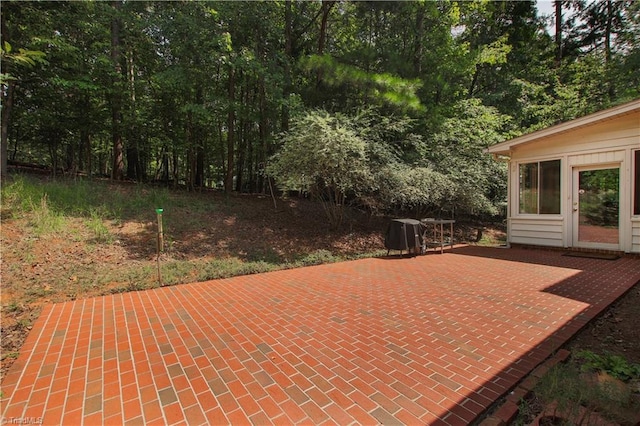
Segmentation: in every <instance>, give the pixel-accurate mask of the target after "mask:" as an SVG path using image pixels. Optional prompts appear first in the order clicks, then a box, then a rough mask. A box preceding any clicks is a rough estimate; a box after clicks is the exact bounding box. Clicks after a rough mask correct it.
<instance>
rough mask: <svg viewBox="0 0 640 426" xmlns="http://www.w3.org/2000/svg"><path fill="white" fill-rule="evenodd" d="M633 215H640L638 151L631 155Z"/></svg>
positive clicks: (639, 159)
mask: <svg viewBox="0 0 640 426" xmlns="http://www.w3.org/2000/svg"><path fill="white" fill-rule="evenodd" d="M633 165H634V166H633V181H634V184H633V214H634V215H640V151H635V152H634V153H633Z"/></svg>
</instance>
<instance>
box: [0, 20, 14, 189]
mask: <svg viewBox="0 0 640 426" xmlns="http://www.w3.org/2000/svg"><path fill="white" fill-rule="evenodd" d="M0 34H1V35H2V41H3V42H9V32H8V30H7V22H6V18H5V14H4V13H2V14H0ZM2 68H3V70H2V72H3V73H8V72H9V70H8V69H7V68H8V67H7V65H6V64H4V63H3V64H2ZM14 84H15V83H14V82H13V80H9V81H7V83H6V87H7V89H6V91H3V93H2V95H3V96H2V124H1V125H0V126H1V129H0V176H2V177H5V176H6V175H7V166H8V161H7V160H8V159H7V155H9V119H10V116H11V109H12V108H13V92H14V90H15V86H14Z"/></svg>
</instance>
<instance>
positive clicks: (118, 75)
mask: <svg viewBox="0 0 640 426" xmlns="http://www.w3.org/2000/svg"><path fill="white" fill-rule="evenodd" d="M111 7H112V8H113V15H112V17H111V62H112V65H113V76H112V84H113V86H112V91H111V141H112V144H113V167H112V169H111V178H112V179H115V180H121V179H123V178H124V176H125V172H124V142H123V140H122V88H121V86H122V84H121V82H122V64H121V63H120V61H121V59H122V58H121V52H120V13H119V12H120V7H121V2H120V0H115V1H112V2H111Z"/></svg>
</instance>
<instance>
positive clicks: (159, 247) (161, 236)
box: [156, 209, 164, 285]
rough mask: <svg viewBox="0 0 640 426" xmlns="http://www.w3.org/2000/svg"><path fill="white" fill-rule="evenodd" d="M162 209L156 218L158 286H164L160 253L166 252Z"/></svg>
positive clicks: (158, 210) (158, 211) (157, 212)
mask: <svg viewBox="0 0 640 426" xmlns="http://www.w3.org/2000/svg"><path fill="white" fill-rule="evenodd" d="M162 212H163V210H162V209H156V216H157V217H158V244H157V250H158V256H157V257H156V262H157V264H158V284H159V285H162V275H161V274H160V252H162V251H163V250H164V233H163V231H162Z"/></svg>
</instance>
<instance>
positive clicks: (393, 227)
mask: <svg viewBox="0 0 640 426" xmlns="http://www.w3.org/2000/svg"><path fill="white" fill-rule="evenodd" d="M424 229H425V227H424V226H423V225H422V223H420V221H419V220H415V219H393V220H392V221H391V223H389V226H387V232H386V233H385V237H384V246H385V247H386V248H387V255H389V252H390V251H391V250H400V254H401V255H402V252H403V251H404V250H406V251H408V252H411V251H413V252H414V253H416V254H417V253H418V252H419V253H424V252H425V249H426V247H425V245H424Z"/></svg>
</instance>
